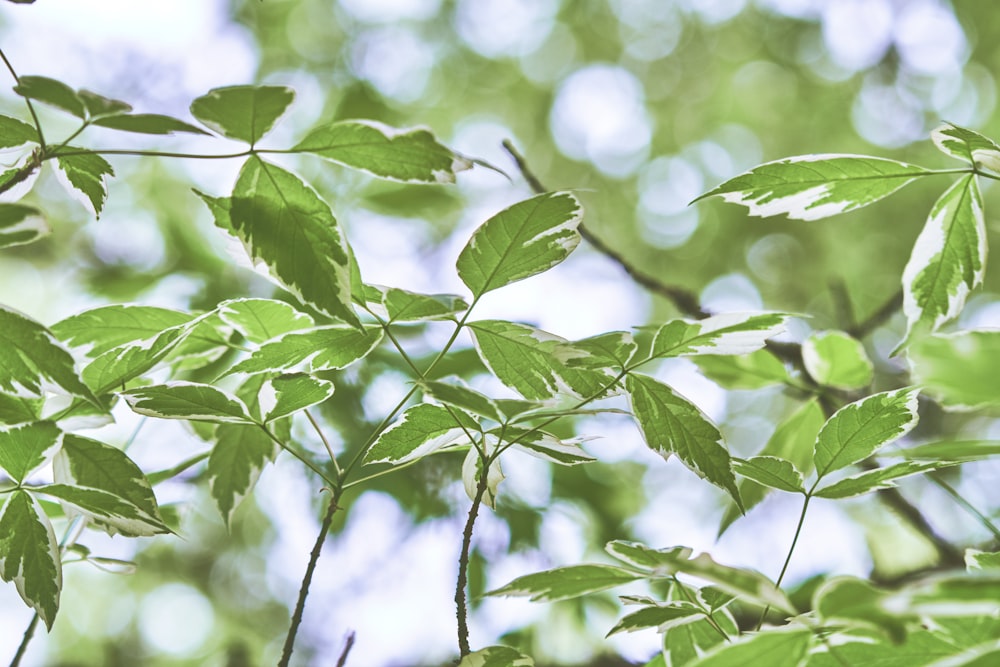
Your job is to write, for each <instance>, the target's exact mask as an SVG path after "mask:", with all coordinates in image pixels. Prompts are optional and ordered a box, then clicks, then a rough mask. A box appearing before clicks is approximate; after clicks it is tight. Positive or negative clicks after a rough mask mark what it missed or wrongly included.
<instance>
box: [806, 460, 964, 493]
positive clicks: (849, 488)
mask: <svg viewBox="0 0 1000 667" xmlns="http://www.w3.org/2000/svg"><path fill="white" fill-rule="evenodd" d="M949 465H951V463H949V462H944V463H942V462H940V461H920V462H918V461H904V462H902V463H897V464H895V465H891V466H886V467H885V468H878V469H877V470H868V471H865V472H863V473H860V474H857V475H852V476H850V477H845V478H844V479H841V480H838V481H836V482H834V483H833V484H829V485H827V486H824V487H823V488H821V489H819V490H818V491H816V493H815V494H814V495H816V496H819V497H820V498H851V497H853V496H860V495H863V494H866V493H871V492H872V491H877V490H879V489H889V488H892V487H894V486H896V483H895V480H897V479H902V478H903V477H909V476H911V475H919V474H921V473H925V472H927V471H928V470H940V469H941V468H946V467H948V466H949Z"/></svg>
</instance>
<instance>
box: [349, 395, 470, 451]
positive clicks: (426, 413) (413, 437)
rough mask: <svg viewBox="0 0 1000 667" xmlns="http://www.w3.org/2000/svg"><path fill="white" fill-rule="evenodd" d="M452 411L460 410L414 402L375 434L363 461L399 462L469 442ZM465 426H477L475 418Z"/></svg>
mask: <svg viewBox="0 0 1000 667" xmlns="http://www.w3.org/2000/svg"><path fill="white" fill-rule="evenodd" d="M455 415H461V412H460V411H457V410H451V411H449V410H448V409H447V408H445V407H442V406H440V405H431V404H430V403H420V404H417V405H414V406H413V407H411V408H409V409H407V410H406V412H404V413H403V415H402V417H400V418H399V419H398V420H397V421H396V422H395V423H394V424H392V425H391V426H390V427H389V428H387V429H386V430H384V431H383V432H382V434H381V435H379V437H378V439H377V440H376V441H375V444H373V445H372V447H371V449H369V450H368V453H367V454H366V455H365V461H367V462H368V463H392V464H400V463H405V462H407V461H412V460H414V459H418V458H421V457H423V456H427V455H428V454H431V453H433V452H435V451H437V450H439V449H441V448H442V447H448V446H450V445H456V444H471V443H469V437H468V435H466V431H465V430H464V429H463V428H462V426H463V425H462V424H459V423H458V422H456V421H455ZM460 418H461V417H460ZM470 422H471V419H470ZM469 426H472V429H473V432H476V431H478V430H479V429H478V427H477V426H475V422H471V423H470V424H467V425H466V428H468V427H469ZM473 451H475V449H473Z"/></svg>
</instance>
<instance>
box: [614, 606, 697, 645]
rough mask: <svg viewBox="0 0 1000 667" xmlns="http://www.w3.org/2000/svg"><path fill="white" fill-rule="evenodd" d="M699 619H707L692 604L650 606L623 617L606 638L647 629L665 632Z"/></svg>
mask: <svg viewBox="0 0 1000 667" xmlns="http://www.w3.org/2000/svg"><path fill="white" fill-rule="evenodd" d="M699 618H705V615H704V613H702V611H701V610H700V609H699V608H698V607H696V606H695V605H693V604H691V603H690V602H672V603H668V604H663V605H650V606H648V607H643V608H642V609H639V610H638V611H634V612H632V613H631V614H626V615H625V616H623V617H622V618H621V619H620V620H619V621H618V622H617V623H616V624H615V626H614V627H613V628H611V630H609V631H608V634H607V635H606V636H608V637H610V636H611V635H615V634H618V633H619V632H635V631H636V630H645V629H647V628H657V629H658V630H659V631H660V632H663V631H665V630H667V629H669V628H673V627H676V626H678V625H683V624H685V623H691V622H693V621H696V620H698V619H699Z"/></svg>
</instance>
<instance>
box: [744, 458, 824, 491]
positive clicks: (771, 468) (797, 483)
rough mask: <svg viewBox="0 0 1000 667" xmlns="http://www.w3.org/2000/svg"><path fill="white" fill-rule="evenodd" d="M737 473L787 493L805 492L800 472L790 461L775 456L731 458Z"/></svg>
mask: <svg viewBox="0 0 1000 667" xmlns="http://www.w3.org/2000/svg"><path fill="white" fill-rule="evenodd" d="M733 469H734V470H735V471H736V474H737V475H741V476H743V477H746V478H747V479H752V480H753V481H755V482H757V483H758V484H762V485H764V486H768V487H770V488H772V489H778V490H779V491H788V492H789V493H803V494H804V493H805V492H806V490H805V487H804V486H803V481H802V473H800V472H799V471H798V470H796V469H795V466H793V465H792V463H791V461H787V460H785V459H781V458H778V457H776V456H754V457H752V458H749V459H746V460H745V461H744V460H741V459H734V460H733Z"/></svg>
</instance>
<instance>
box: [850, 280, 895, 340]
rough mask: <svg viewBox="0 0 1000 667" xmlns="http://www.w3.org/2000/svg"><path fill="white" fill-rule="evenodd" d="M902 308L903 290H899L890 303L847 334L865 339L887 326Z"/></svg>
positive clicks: (878, 309)
mask: <svg viewBox="0 0 1000 667" xmlns="http://www.w3.org/2000/svg"><path fill="white" fill-rule="evenodd" d="M902 307H903V290H899V291H897V292H896V293H895V294H893V295H892V296H891V297H890V298H889V300H888V301H886V302H885V303H884V304H882V305H881V306H880V307H878V308H877V309H876V310H875V312H873V313H872V314H871V315H869V316H868V317H867V318H866V319H865V320H864V321H863V322H861V323H859V324H858V325H857V326H855V327H853V328H851V329H848V330H847V333H849V334H851V335H852V336H854V337H855V338H864V337H865V336H867V335H868V334H870V333H871V332H872V331H874V330H875V329H877V328H879V327H880V326H882V325H883V324H885V323H886V322H887V321H888V320H889V318H891V317H892V316H893V315H895V314H896V313H897V312H899V309H900V308H902Z"/></svg>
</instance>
